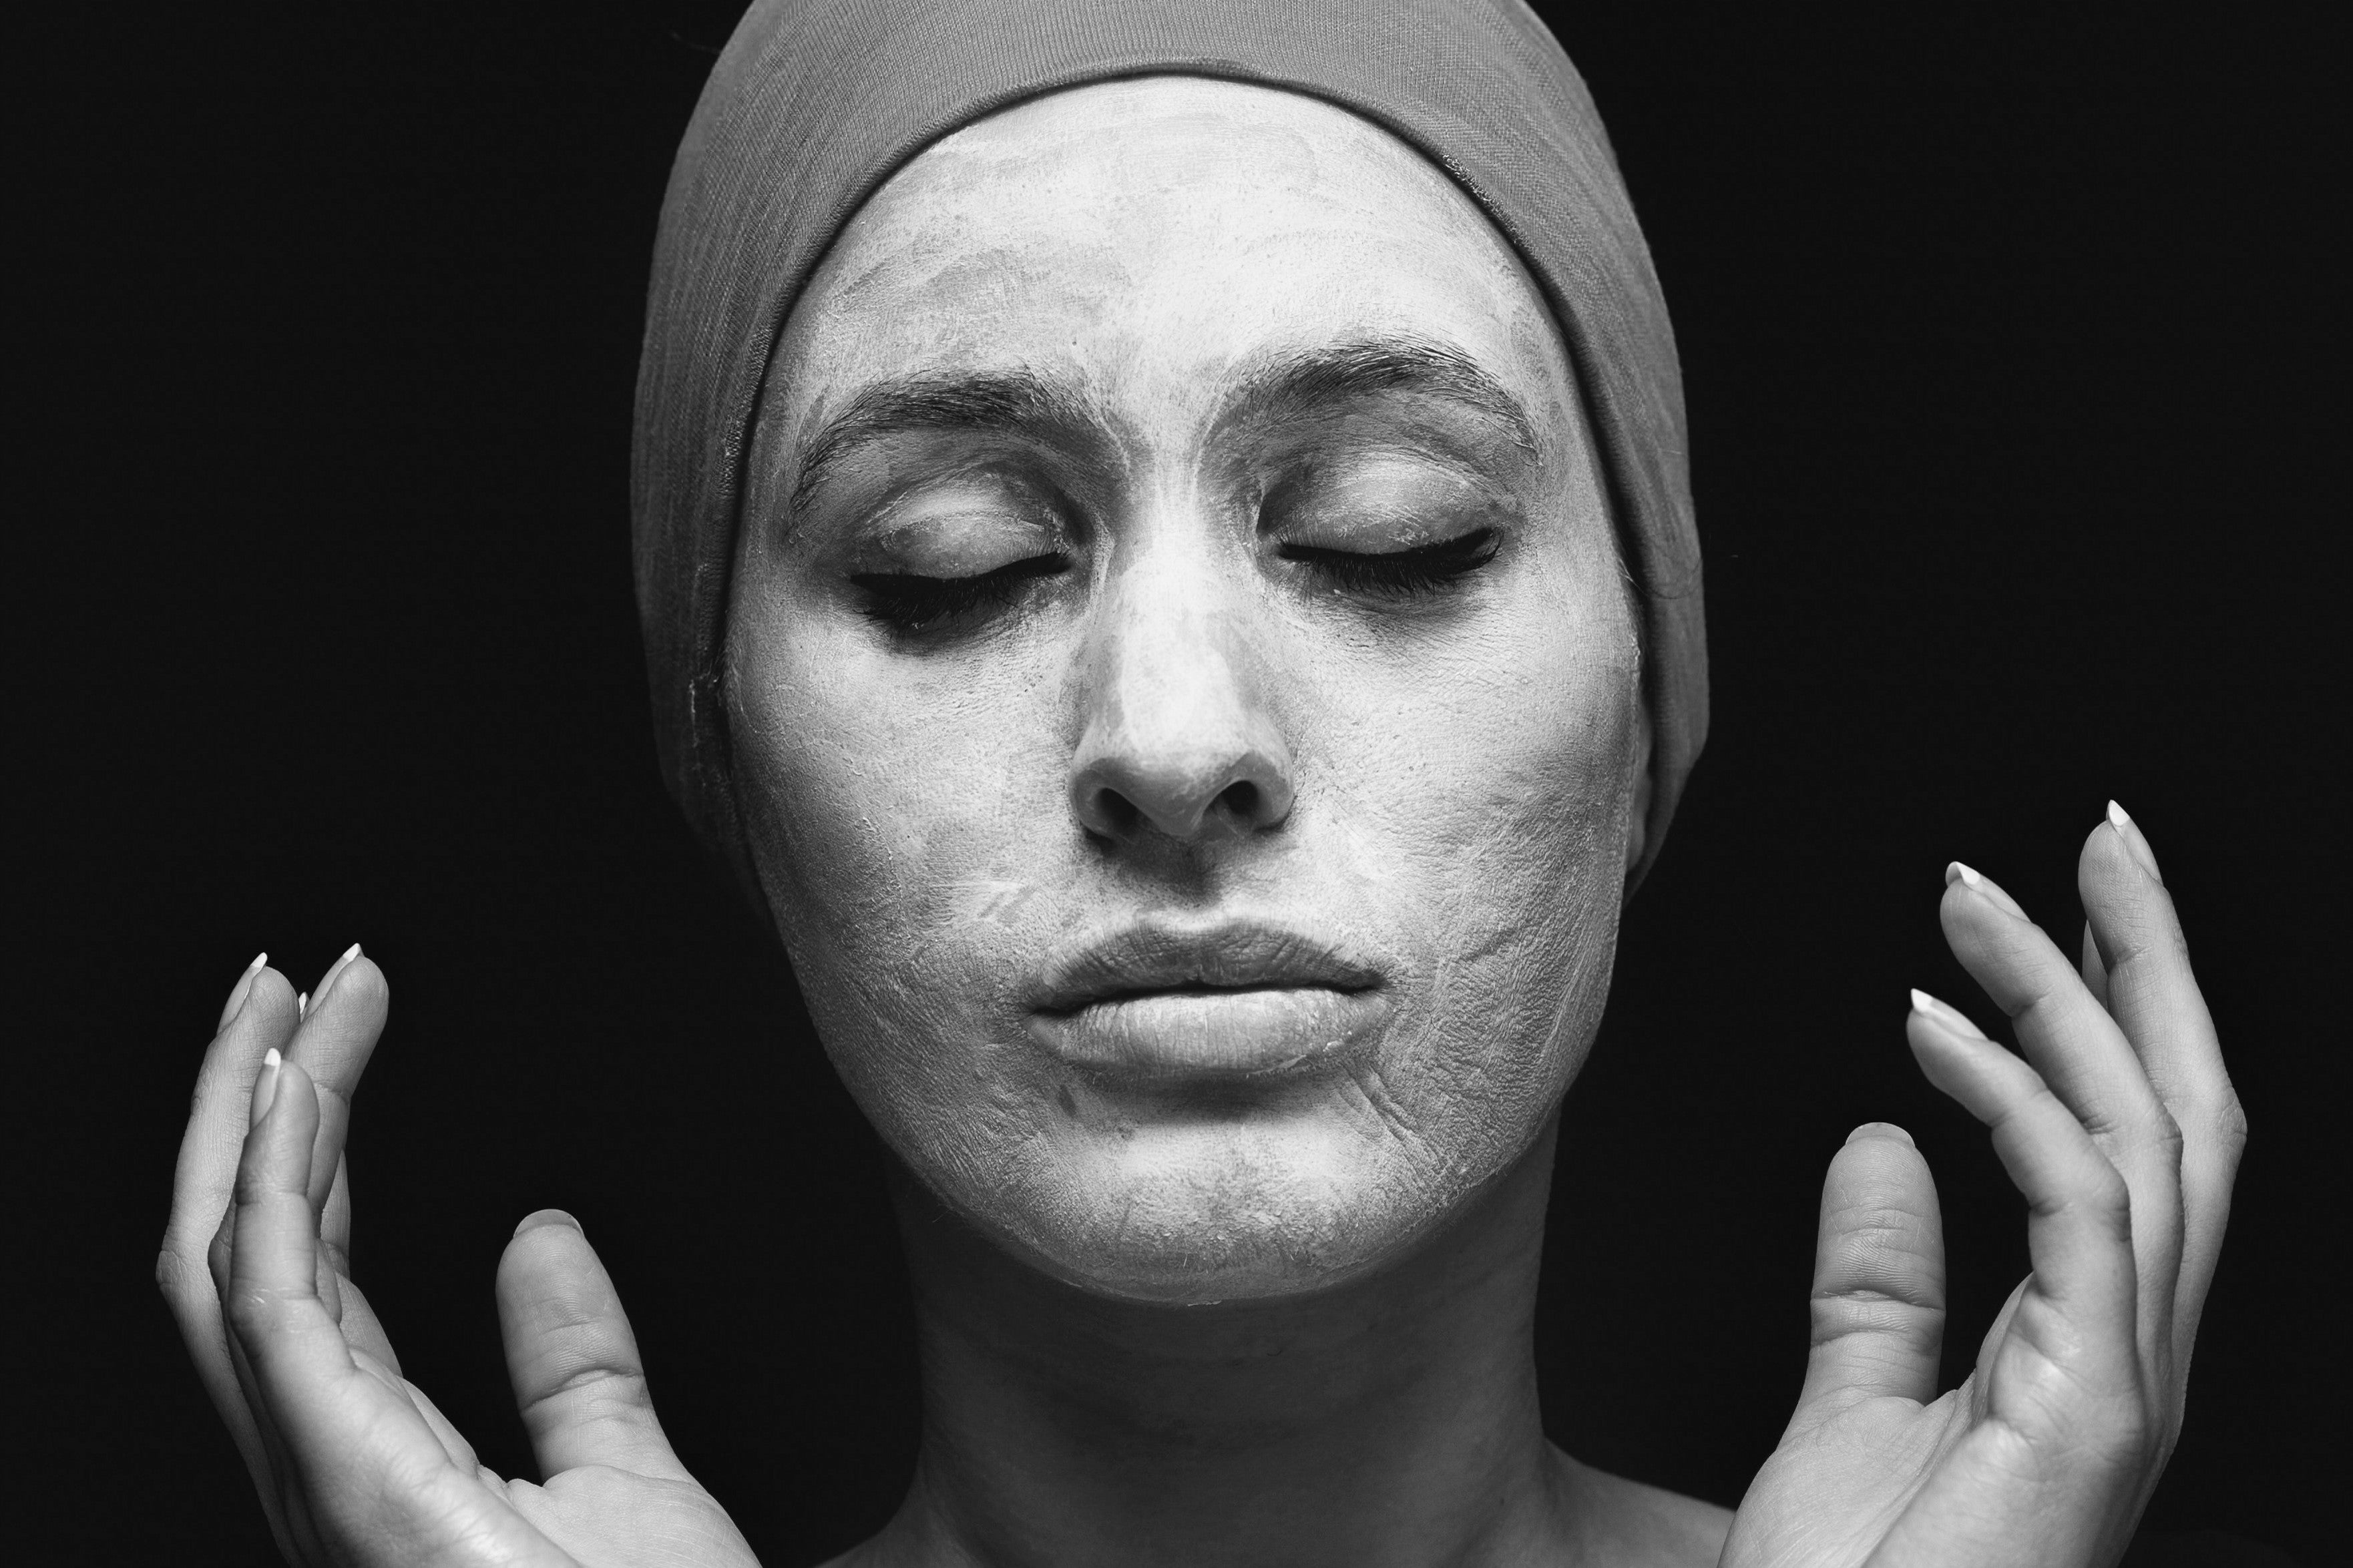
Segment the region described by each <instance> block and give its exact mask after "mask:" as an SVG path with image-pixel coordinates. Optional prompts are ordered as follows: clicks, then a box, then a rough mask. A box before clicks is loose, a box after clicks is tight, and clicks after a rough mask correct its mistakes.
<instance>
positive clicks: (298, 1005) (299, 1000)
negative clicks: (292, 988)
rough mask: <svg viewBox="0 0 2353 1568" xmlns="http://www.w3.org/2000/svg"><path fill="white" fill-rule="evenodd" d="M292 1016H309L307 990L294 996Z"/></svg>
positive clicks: (309, 1007) (309, 1004)
mask: <svg viewBox="0 0 2353 1568" xmlns="http://www.w3.org/2000/svg"><path fill="white" fill-rule="evenodd" d="M294 1016H296V1017H298V1018H307V1017H309V1016H311V994H310V993H309V992H308V991H305V992H303V993H302V994H301V995H300V996H297V997H295V998H294Z"/></svg>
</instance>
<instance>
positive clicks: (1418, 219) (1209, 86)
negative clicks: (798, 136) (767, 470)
mask: <svg viewBox="0 0 2353 1568" xmlns="http://www.w3.org/2000/svg"><path fill="white" fill-rule="evenodd" d="M1384 333H1410V334H1412V335H1413V336H1415V337H1418V338H1420V339H1424V340H1429V341H1434V342H1439V343H1441V344H1445V345H1447V346H1449V347H1451V348H1453V349H1455V350H1457V351H1459V352H1460V353H1463V354H1465V355H1467V356H1469V357H1470V358H1472V359H1473V360H1475V361H1477V362H1478V363H1481V364H1482V366H1484V367H1486V368H1487V369H1488V370H1489V371H1490V372H1491V373H1493V374H1495V375H1497V376H1498V377H1499V378H1501V379H1503V380H1504V382H1505V383H1506V384H1509V385H1511V386H1512V387H1513V388H1514V391H1515V392H1518V393H1519V394H1520V395H1522V396H1524V397H1525V398H1526V399H1527V401H1528V402H1529V403H1530V405H1532V407H1535V408H1538V409H1550V408H1553V407H1556V406H1557V405H1560V404H1561V403H1562V402H1563V401H1564V400H1565V399H1566V398H1567V365H1566V362H1565V359H1564V357H1563V354H1562V351H1561V348H1560V345H1559V340H1558V337H1557V334H1556V332H1555V331H1554V330H1553V326H1552V322H1551V318H1550V316H1549V314H1548V313H1547V311H1546V307H1545V305H1544V302H1543V300H1542V298H1541V296H1540V295H1539V294H1538V293H1537V291H1536V289H1535V284H1534V282H1533V281H1532V280H1531V279H1530V278H1529V277H1528V275H1527V273H1526V271H1525V268H1523V267H1522V266H1521V264H1520V262H1519V259H1518V258H1517V257H1516V256H1515V255H1514V253H1513V251H1512V249H1511V247H1509V245H1507V244H1506V243H1505V242H1504V238H1503V237H1502V236H1501V235H1500V234H1499V233H1498V232H1497V231H1496V229H1495V228H1494V226H1493V224H1491V223H1490V222H1489V221H1488V219H1487V218H1486V216H1485V215H1484V214H1482V212H1480V210H1479V209H1478V208H1477V206H1476V205H1473V204H1472V201H1471V200H1470V198H1469V197H1468V196H1466V195H1464V194H1463V193H1462V192H1461V190H1460V189H1459V188H1457V187H1456V185H1455V184H1453V182H1452V181H1451V180H1450V179H1449V178H1448V177H1447V176H1446V175H1445V174H1443V173H1441V172H1440V170H1438V169H1437V168H1436V167H1434V166H1433V165H1432V164H1430V163H1429V162H1428V161H1427V160H1425V159H1424V158H1422V157H1421V156H1420V154H1419V153H1415V152H1414V151H1413V150H1412V149H1411V148H1409V147H1408V146H1407V145H1405V144H1404V143H1403V142H1399V141H1398V139H1396V138H1395V137H1393V136H1391V135H1390V134H1389V133H1388V132H1385V131H1383V130H1381V129H1379V128H1378V127H1377V126H1375V125H1372V124H1370V123H1369V122H1367V121H1363V120H1361V119H1358V118H1357V117H1356V116H1355V115H1353V114H1350V113H1348V112H1346V111H1345V110H1340V109H1336V108H1334V107H1333V106H1331V105H1329V104H1326V103H1324V102H1321V101H1319V100H1314V99H1310V98H1306V97H1303V96H1302V95H1299V94H1295V93H1289V92H1282V91H1278V90H1276V89H1269V88H1262V87H1252V86H1247V85H1243V84H1239V83H1233V82H1225V81H1215V80H1209V79H1201V78H1189V77H1155V78H1147V79H1140V80H1132V81H1123V82H1111V83H1103V84H1098V85H1095V86H1092V87H1087V88H1082V89H1073V90H1071V91H1068V92H1063V93H1058V94H1055V95H1053V96H1050V97H1048V98H1045V99H1040V100H1034V101H1032V102H1029V103H1027V104H1023V105H1021V106H1018V107H1017V108H1015V109H1012V110H1007V111H1005V112H1003V113H1000V114H997V115H994V116H992V117H990V118H989V119H987V120H984V121H978V122H976V123H975V124H973V125H970V126H967V127H965V128H964V129H963V130H961V131H959V132H956V133H955V134H954V135H952V136H949V137H947V138H945V139H944V140H943V141H941V142H938V143H936V144H934V146H932V147H931V148H929V149H928V150H926V151H925V152H924V153H923V154H922V155H921V156H919V157H917V158H915V159H914V160H913V161H912V162H911V163H908V164H907V165H906V166H905V167H904V168H903V169H902V170H901V171H900V172H899V173H898V174H896V175H894V176H893V177H892V179H891V180H890V181H889V182H888V183H887V184H885V185H884V186H883V187H882V189H881V190H880V191H879V192H877V193H876V195H875V196H874V197H873V198H872V199H871V201H869V202H868V203H867V204H866V205H865V206H864V207H863V208H862V209H861V210H860V212H859V214H858V216H856V217H855V218H854V219H853V220H852V221H851V222H850V224H849V226H847V227H846V228H845V229H844V230H843V232H842V235H841V236H840V237H839V240H837V242H836V243H835V245H834V247H833V248H832V250H831V251H830V252H829V254H828V257H827V259H826V261H825V263H824V265H823V266H822V267H821V268H819V269H818V274H817V276H816V277H815V278H814V279H812V280H811V284H810V287H809V289H807V292H806V293H805V294H804V295H803V296H802V299H801V300H800V302H799V303H798V304H797V306H796V308H795V310H794V312H793V316H792V319H791V321H789V322H788V323H787V325H786V333H785V336H784V339H783V340H782V341H781V342H779V345H778V351H777V357H778V362H779V366H780V368H783V369H784V370H785V374H783V375H782V376H781V377H780V378H779V380H780V381H781V386H780V387H777V388H776V390H778V391H781V392H782V393H783V398H782V402H783V404H784V405H785V408H786V409H787V410H795V411H797V412H798V413H801V414H810V413H817V412H821V411H822V409H823V408H824V407H825V406H826V405H829V404H832V403H835V402H837V401H838V399H836V398H835V397H833V396H831V395H830V393H831V392H832V390H833V389H836V388H842V387H845V386H850V387H854V386H855V385H857V384H865V383H868V382H871V381H873V380H877V379H883V378H890V377H895V376H906V375H929V374H942V373H955V372H976V373H987V372H994V371H1001V370H1005V369H1008V368H1013V367H1018V368H1021V369H1024V370H1027V371H1030V372H1035V373H1039V374H1050V375H1057V376H1060V377H1064V378H1068V379H1071V380H1074V381H1077V382H1080V383H1082V384H1086V385H1087V386H1088V387H1089V388H1090V390H1091V391H1092V392H1093V393H1094V394H1095V395H1097V396H1099V397H1102V398H1103V399H1105V400H1106V401H1107V402H1110V403H1112V404H1114V405H1124V406H1125V407H1126V408H1127V410H1128V411H1129V412H1131V413H1134V414H1136V415H1138V416H1145V417H1148V416H1151V415H1153V414H1155V413H1169V412H1176V411H1177V410H1180V409H1184V408H1186V407H1187V406H1190V405H1199V406H1201V407H1206V405H1207V404H1208V401H1209V400H1210V399H1211V398H1212V396H1213V395H1214V390H1215V388H1216V386H1217V385H1218V384H1219V382H1220V381H1221V379H1223V378H1224V377H1226V376H1229V375H1231V374H1235V373H1237V372H1238V371H1239V370H1240V368H1242V367H1244V366H1247V365H1249V364H1251V363H1262V362H1263V360H1264V358H1265V357H1266V356H1267V355H1269V354H1270V353H1286V352H1297V351H1304V350H1313V349H1314V348H1316V347H1318V346H1320V345H1323V344H1325V343H1330V342H1347V341H1357V340H1362V339H1364V338H1366V337H1370V336H1377V335H1381V334H1384Z"/></svg>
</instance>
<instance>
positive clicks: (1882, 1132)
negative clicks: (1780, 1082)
mask: <svg viewBox="0 0 2353 1568" xmlns="http://www.w3.org/2000/svg"><path fill="white" fill-rule="evenodd" d="M1912 994H1913V995H1915V996H1917V995H1919V994H1920V993H1918V992H1917V991H1915V992H1914V993H1912ZM1858 1138H1900V1139H1902V1140H1903V1141H1904V1146H1905V1148H1907V1149H1917V1148H1918V1147H1919V1145H1918V1144H1917V1143H1915V1142H1912V1134H1910V1133H1909V1132H1906V1131H1904V1129H1902V1128H1901V1127H1898V1126H1896V1125H1895V1123H1894V1122H1893V1121H1866V1122H1864V1123H1863V1124H1862V1126H1860V1127H1858V1128H1856V1129H1855V1130H1854V1131H1852V1132H1850V1133H1848V1134H1847V1135H1846V1141H1847V1142H1850V1143H1852V1142H1854V1141H1855V1140H1856V1139H1858Z"/></svg>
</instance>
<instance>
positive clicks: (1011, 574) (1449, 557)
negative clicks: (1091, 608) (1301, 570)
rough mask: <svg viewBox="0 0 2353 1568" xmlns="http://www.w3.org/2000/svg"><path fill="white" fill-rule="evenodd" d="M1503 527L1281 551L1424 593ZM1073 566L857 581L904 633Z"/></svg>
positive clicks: (1336, 572) (1383, 588) (874, 607)
mask: <svg viewBox="0 0 2353 1568" xmlns="http://www.w3.org/2000/svg"><path fill="white" fill-rule="evenodd" d="M1495 550H1496V540H1495V531H1494V530H1493V529H1492V528H1477V529H1473V530H1472V531H1470V532H1468V533H1465V534H1461V535H1459V536H1458V537H1456V538H1453V539H1442V540H1440V541H1439V542H1437V543H1435V544H1422V545H1417V546H1415V547H1414V548H1413V549H1411V550H1397V551H1390V552H1386V553H1382V554H1367V553H1365V552H1360V551H1354V550H1325V549H1323V548H1321V547H1319V546H1316V545H1313V544H1286V545H1283V546H1282V548H1281V550H1280V551H1279V552H1278V553H1279V554H1280V555H1281V556H1282V559H1283V560H1285V561H1294V562H1297V563H1299V564H1301V565H1303V566H1310V567H1313V568H1314V569H1315V570H1316V571H1318V572H1321V573H1322V574H1324V577H1325V578H1326V579H1328V580H1329V581H1330V582H1331V584H1332V585H1333V586H1335V587H1336V588H1339V589H1341V590H1342V591H1344V592H1345V593H1350V594H1362V595H1368V596H1371V597H1375V598H1388V599H1397V600H1409V599H1418V598H1421V597H1422V596H1424V595H1430V594H1434V593H1438V592H1440V591H1441V590H1442V589H1444V588H1446V587H1447V586H1448V585H1449V584H1452V583H1453V582H1455V581H1456V580H1457V579H1458V578H1461V577H1464V576H1468V575H1469V574H1471V573H1473V572H1476V571H1477V570H1479V568H1481V567H1482V566H1484V565H1486V564H1487V563H1489V562H1490V561H1493V559H1494V558H1495ZM1070 569H1071V562H1070V558H1069V557H1068V556H1063V555H1033V556H1030V557H1029V558H1028V559H1027V560H1023V561H1015V562H1012V563H1008V564H1007V565H1004V566H999V567H998V568H997V570H996V571H994V572H984V573H982V574H979V575H978V576H976V577H920V576H917V575H915V574H913V573H908V572H860V573H856V574H852V575H851V577H850V579H849V580H850V581H851V582H852V583H854V584H857V585H858V586H859V587H860V588H861V589H863V590H864V591H865V593H866V595H867V604H866V613H867V614H868V615H869V616H872V617H873V618H874V619H875V620H877V621H880V622H881V623H882V624H883V625H884V626H891V627H892V628H893V629H895V630H898V631H902V632H919V631H927V630H929V629H931V628H932V627H934V626H939V625H940V624H941V623H942V622H944V621H953V620H961V619H964V618H965V617H967V616H972V615H973V614H975V613H976V612H977V611H982V610H999V609H1003V608H1005V607H1007V606H1008V605H1011V604H1012V603H1013V601H1014V600H1015V599H1017V598H1018V597H1019V596H1020V594H1021V588H1022V585H1023V584H1026V583H1028V582H1029V581H1030V580H1032V579H1033V578H1038V577H1058V576H1060V575H1061V574H1063V573H1065V572H1067V571H1069V570H1070Z"/></svg>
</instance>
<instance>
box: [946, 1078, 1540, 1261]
mask: <svg viewBox="0 0 2353 1568" xmlns="http://www.w3.org/2000/svg"><path fill="white" fill-rule="evenodd" d="M1541 1120H1542V1119H1541V1117H1535V1118H1531V1119H1530V1121H1531V1124H1530V1128H1529V1140H1533V1138H1534V1135H1535V1130H1536V1128H1537V1126H1538V1125H1540V1123H1541ZM1526 1142H1527V1141H1523V1142H1521V1144H1520V1150H1521V1151H1524V1150H1525V1146H1526ZM1515 1152H1517V1151H1515ZM1436 1155H1437V1151H1436V1150H1434V1149H1433V1147H1432V1146H1431V1145H1430V1143H1429V1142H1424V1141H1422V1140H1419V1139H1416V1138H1414V1137H1412V1136H1411V1135H1410V1134H1409V1133H1408V1132H1406V1131H1402V1130H1400V1129H1399V1128H1398V1127H1396V1126H1394V1125H1384V1126H1382V1127H1380V1128H1376V1129H1367V1128H1366V1126H1365V1125H1364V1124H1363V1121H1362V1119H1361V1118H1356V1117H1347V1116H1324V1117H1315V1116H1309V1117H1305V1118H1292V1117H1281V1118H1277V1117H1267V1118H1261V1119H1252V1120H1246V1121H1240V1122H1236V1121H1207V1120H1205V1121H1195V1122H1191V1123H1178V1124H1175V1125H1171V1124H1168V1123H1166V1122H1161V1123H1157V1124H1146V1125H1127V1126H1124V1127H1122V1128H1114V1129H1112V1130H1109V1131H1107V1133H1106V1134H1105V1135H1103V1136H1101V1137H1086V1136H1084V1135H1083V1134H1080V1135H1071V1134H1065V1135H1064V1136H1063V1137H1060V1138H1057V1139H1052V1140H1041V1141H1039V1142H1038V1143H1033V1144H1031V1145H1030V1146H1029V1150H1028V1152H1027V1155H1026V1157H1025V1158H1024V1159H1023V1160H1022V1161H1021V1162H1020V1164H1021V1168H1020V1169H1019V1170H1018V1173H1012V1175H1011V1179H1009V1180H1008V1181H1006V1182H1004V1183H1001V1184H995V1185H993V1186H992V1187H991V1188H990V1189H989V1190H988V1191H986V1192H981V1191H966V1192H963V1193H953V1192H951V1193H940V1194H939V1195H940V1196H942V1197H944V1198H946V1199H947V1200H948V1202H949V1205H950V1206H951V1207H953V1208H955V1209H957V1210H959V1211H961V1212H962V1213H963V1214H964V1215H965V1216H966V1218H967V1219H968V1220H969V1221H971V1222H973V1223H975V1224H976V1225H977V1226H979V1228H980V1229H981V1230H982V1231H983V1232H984V1233H985V1234H987V1235H988V1236H989V1237H991V1238H992V1239H994V1240H996V1241H997V1243H998V1244H999V1245H1000V1246H1002V1247H1006V1248H1007V1250H1008V1251H1010V1252H1012V1253H1013V1254H1014V1255H1016V1256H1017V1257H1019V1258H1023V1259H1024V1260H1025V1261H1027V1262H1029V1263H1030V1264H1031V1265H1032V1266H1033V1267H1036V1268H1039V1269H1040V1270H1042V1271H1043V1272H1045V1273H1048V1274H1050V1275H1052V1276H1054V1277H1056V1278H1058V1279H1061V1280H1063V1281H1064V1282H1065V1283H1067V1284H1070V1285H1072V1286H1075V1287H1077V1288H1078V1289H1082V1290H1086V1291H1088V1292H1090V1293H1092V1294H1096V1295H1102V1296H1107V1297H1113V1298H1116V1299H1121V1300H1134V1301H1152V1302H1163V1303H1166V1304H1169V1305H1206V1304H1208V1303H1212V1302H1218V1301H1232V1300H1269V1299H1277V1298H1282V1297H1286V1296H1296V1295H1304V1294H1307V1293H1310V1292H1314V1291H1320V1290H1327V1289H1333V1288H1335V1287H1337V1286H1341V1285H1345V1284H1347V1283H1349V1282H1351V1281H1353V1280H1356V1279H1363V1278H1365V1277H1366V1276H1367V1275H1370V1274H1374V1273H1377V1272H1378V1271H1379V1270H1381V1269H1382V1268H1386V1267H1388V1266H1389V1265H1391V1264H1393V1263H1395V1262H1397V1261H1398V1260H1400V1259H1402V1258H1405V1257H1407V1256H1409V1254H1411V1253H1412V1252H1413V1251H1415V1250H1416V1249H1417V1248H1418V1247H1419V1245H1420V1244H1421V1243H1422V1242H1424V1241H1425V1240H1426V1239H1427V1238H1428V1237H1430V1236H1431V1235H1432V1234H1433V1233H1434V1232H1436V1231H1438V1230H1440V1229H1441V1228H1443V1226H1445V1224H1446V1222H1447V1220H1448V1219H1449V1218H1450V1217H1451V1215H1454V1214H1456V1213H1457V1212H1459V1211H1460V1210H1461V1208H1463V1207H1464V1206H1466V1205H1468V1204H1470V1203H1471V1202H1472V1200H1473V1199H1474V1198H1475V1196H1476V1195H1477V1194H1478V1193H1479V1192H1480V1191H1481V1189H1482V1187H1483V1186H1484V1184H1486V1183H1487V1182H1488V1181H1490V1180H1492V1179H1493V1177H1494V1175H1495V1174H1497V1173H1498V1172H1499V1171H1500V1170H1501V1169H1502V1167H1503V1166H1504V1165H1505V1164H1507V1163H1509V1159H1508V1158H1503V1159H1495V1160H1482V1161H1475V1162H1468V1161H1462V1160H1446V1159H1442V1158H1438V1157H1436ZM934 1190H935V1192H936V1191H937V1188H936V1187H935V1188H934Z"/></svg>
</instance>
